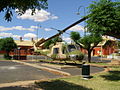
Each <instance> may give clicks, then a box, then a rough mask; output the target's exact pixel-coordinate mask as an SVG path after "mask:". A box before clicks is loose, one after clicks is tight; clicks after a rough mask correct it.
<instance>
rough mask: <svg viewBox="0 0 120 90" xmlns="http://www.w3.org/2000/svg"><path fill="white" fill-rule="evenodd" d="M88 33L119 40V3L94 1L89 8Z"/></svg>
mask: <svg viewBox="0 0 120 90" xmlns="http://www.w3.org/2000/svg"><path fill="white" fill-rule="evenodd" d="M89 12H90V15H89V18H88V19H87V23H88V24H87V28H88V31H90V32H93V33H100V34H102V35H108V36H112V37H115V38H118V39H120V2H119V1H112V0H99V1H98V2H96V1H94V2H93V4H91V5H90V6H89Z"/></svg>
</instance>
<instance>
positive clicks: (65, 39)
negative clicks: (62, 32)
mask: <svg viewBox="0 0 120 90" xmlns="http://www.w3.org/2000/svg"><path fill="white" fill-rule="evenodd" d="M62 39H63V40H64V41H66V42H67V43H71V38H69V37H65V36H63V37H62Z"/></svg>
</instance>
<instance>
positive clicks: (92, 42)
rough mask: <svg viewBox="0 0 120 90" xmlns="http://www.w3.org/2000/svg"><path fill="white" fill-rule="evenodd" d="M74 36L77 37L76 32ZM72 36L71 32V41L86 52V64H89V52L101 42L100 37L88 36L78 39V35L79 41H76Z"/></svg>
mask: <svg viewBox="0 0 120 90" xmlns="http://www.w3.org/2000/svg"><path fill="white" fill-rule="evenodd" d="M75 34H76V35H77V34H78V32H74V36H76V35H75ZM74 36H73V32H71V36H70V37H71V39H72V40H73V41H75V43H76V44H78V45H79V46H80V47H82V48H84V49H86V50H87V51H88V62H91V52H92V50H93V49H94V47H96V46H97V45H98V44H99V42H101V41H102V37H101V36H100V35H95V34H89V35H86V36H84V37H82V38H80V37H79V36H80V35H78V37H79V39H77V40H76V39H75V38H74ZM76 38H77V37H76Z"/></svg>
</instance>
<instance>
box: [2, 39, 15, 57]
mask: <svg viewBox="0 0 120 90" xmlns="http://www.w3.org/2000/svg"><path fill="white" fill-rule="evenodd" d="M14 48H17V45H16V43H15V42H14V40H13V38H11V37H8V38H2V39H0V50H4V51H6V54H5V57H6V58H9V57H10V56H9V53H10V51H11V50H12V49H14Z"/></svg>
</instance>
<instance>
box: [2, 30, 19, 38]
mask: <svg viewBox="0 0 120 90" xmlns="http://www.w3.org/2000/svg"><path fill="white" fill-rule="evenodd" d="M0 37H1V38H2V37H13V38H17V39H19V38H20V37H21V36H20V35H14V34H12V33H5V32H2V33H0Z"/></svg>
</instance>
